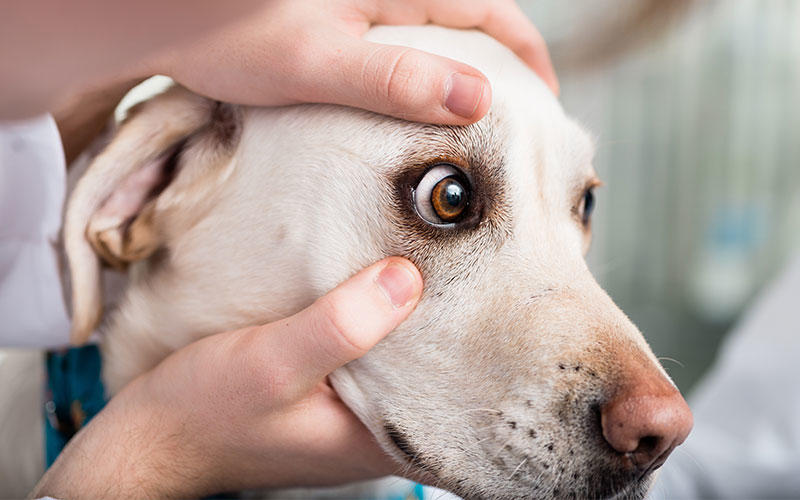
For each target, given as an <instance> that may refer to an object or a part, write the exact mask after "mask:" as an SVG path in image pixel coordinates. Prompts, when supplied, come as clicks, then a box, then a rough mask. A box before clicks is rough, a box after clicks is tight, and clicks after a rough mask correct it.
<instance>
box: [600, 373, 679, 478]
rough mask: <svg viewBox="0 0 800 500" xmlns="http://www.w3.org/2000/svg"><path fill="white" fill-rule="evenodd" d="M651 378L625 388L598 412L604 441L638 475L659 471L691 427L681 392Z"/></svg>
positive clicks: (661, 379)
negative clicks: (622, 457) (625, 460)
mask: <svg viewBox="0 0 800 500" xmlns="http://www.w3.org/2000/svg"><path fill="white" fill-rule="evenodd" d="M650 377H651V378H650V379H649V380H645V381H644V382H643V381H642V380H641V379H639V380H638V383H631V384H628V385H626V386H625V387H623V388H622V389H621V390H618V391H617V393H616V394H615V395H614V397H613V398H611V400H610V401H608V402H607V403H606V404H605V405H603V406H602V407H601V408H600V421H601V425H602V428H603V437H604V438H605V439H606V441H607V442H608V444H610V445H611V447H612V448H614V450H616V451H617V452H619V453H621V454H623V455H624V456H625V457H626V458H627V459H628V461H629V463H628V464H627V466H628V467H630V468H631V469H633V470H635V471H637V472H639V473H647V472H650V471H652V470H655V469H657V468H658V467H660V466H661V465H662V464H663V463H664V461H665V460H666V459H667V457H668V456H669V454H670V453H671V452H672V450H673V449H674V448H675V447H676V446H678V445H679V444H681V443H682V442H683V441H684V440H685V439H686V437H687V436H688V435H689V431H691V429H692V423H693V420H692V412H691V411H690V410H689V406H688V405H687V404H686V401H685V400H684V399H683V396H681V394H680V392H678V390H677V389H676V388H675V387H674V386H673V385H672V384H670V383H669V382H668V381H667V380H666V379H665V378H664V377H663V376H661V375H660V374H658V376H657V379H656V380H654V378H653V377H655V375H654V374H650ZM633 380H637V379H636V378H634V379H633Z"/></svg>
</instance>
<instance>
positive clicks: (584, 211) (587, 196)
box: [578, 187, 594, 226]
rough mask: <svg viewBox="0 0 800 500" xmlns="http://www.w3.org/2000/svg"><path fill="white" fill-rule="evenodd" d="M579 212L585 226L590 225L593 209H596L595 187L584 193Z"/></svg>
mask: <svg viewBox="0 0 800 500" xmlns="http://www.w3.org/2000/svg"><path fill="white" fill-rule="evenodd" d="M579 208H580V209H579V211H578V214H580V217H581V222H583V225H584V226H588V225H589V219H591V217H592V211H593V210H594V188H593V187H590V188H588V189H587V190H586V191H584V193H583V199H582V200H581V206H580V207H579Z"/></svg>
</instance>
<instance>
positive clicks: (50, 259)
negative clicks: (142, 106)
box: [0, 115, 69, 347]
mask: <svg viewBox="0 0 800 500" xmlns="http://www.w3.org/2000/svg"><path fill="white" fill-rule="evenodd" d="M65 178H66V168H65V166H64V153H63V150H62V147H61V139H60V137H59V135H58V129H57V128H56V124H55V121H54V120H53V118H52V117H51V116H49V115H47V116H41V117H38V118H34V119H30V120H25V121H16V122H0V347H54V346H58V345H64V344H66V343H67V341H68V336H69V320H68V318H67V312H66V307H65V304H64V299H63V292H62V287H61V280H60V271H59V265H58V256H57V252H56V248H57V247H56V245H57V244H58V236H59V230H60V227H61V211H62V208H63V205H64V196H65V189H66V180H65Z"/></svg>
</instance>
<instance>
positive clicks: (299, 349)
mask: <svg viewBox="0 0 800 500" xmlns="http://www.w3.org/2000/svg"><path fill="white" fill-rule="evenodd" d="M421 293H422V277H421V276H420V274H419V271H418V270H417V268H416V267H414V265H413V264H412V263H411V262H409V261H408V260H406V259H403V258H400V257H390V258H387V259H384V260H382V261H380V262H378V263H376V264H373V265H372V266H370V267H368V268H366V269H364V270H363V271H361V272H359V273H358V274H356V275H355V276H353V277H352V278H350V279H349V280H347V281H345V282H344V283H342V284H341V285H339V286H338V287H336V288H335V289H333V290H332V291H331V292H329V293H328V294H327V295H325V296H323V297H322V298H320V299H318V300H317V301H316V302H314V304H312V305H311V306H309V307H308V308H306V309H304V310H303V311H301V312H299V313H297V314H295V315H294V316H291V317H289V318H287V319H286V320H284V321H281V322H277V323H273V324H271V325H268V326H267V327H265V328H264V331H263V332H261V334H260V336H259V344H260V345H257V346H256V348H257V349H259V350H262V352H267V353H271V355H274V356H278V357H280V359H276V360H275V361H274V362H272V363H271V364H272V365H273V366H278V365H282V366H284V367H289V369H288V370H286V369H284V372H287V371H288V373H287V374H286V376H288V377H290V378H291V379H292V380H290V381H288V383H287V384H281V385H285V386H291V388H290V389H288V392H290V393H293V394H285V393H284V394H283V396H284V397H287V398H290V397H292V395H302V394H305V393H307V392H308V391H309V390H311V389H312V388H313V387H315V386H316V385H318V384H319V382H320V381H322V380H323V379H324V378H325V377H326V376H327V375H328V374H329V373H330V372H332V371H333V370H335V369H337V368H339V367H340V366H342V365H344V364H346V363H348V362H349V361H352V360H354V359H356V358H359V357H361V356H363V355H364V354H366V352H367V351H369V350H370V349H371V348H372V347H373V346H374V345H375V344H377V343H378V342H379V341H380V340H381V339H383V338H384V337H385V336H386V335H387V334H388V333H389V332H391V331H392V330H394V329H395V327H397V325H399V324H400V323H401V322H402V321H403V320H404V319H405V318H406V317H407V316H408V315H409V314H410V313H411V311H413V310H414V307H415V306H416V304H417V301H418V300H419V297H420V294H421Z"/></svg>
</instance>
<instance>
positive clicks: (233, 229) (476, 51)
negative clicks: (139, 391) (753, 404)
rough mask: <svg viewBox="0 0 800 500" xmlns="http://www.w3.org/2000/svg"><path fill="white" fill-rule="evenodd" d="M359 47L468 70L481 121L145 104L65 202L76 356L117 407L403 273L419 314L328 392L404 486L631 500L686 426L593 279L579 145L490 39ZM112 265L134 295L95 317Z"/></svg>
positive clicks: (538, 86)
mask: <svg viewBox="0 0 800 500" xmlns="http://www.w3.org/2000/svg"><path fill="white" fill-rule="evenodd" d="M368 36H369V38H370V39H372V40H374V41H379V42H383V43H393V44H399V45H405V46H410V47H415V48H419V49H423V50H427V51H430V52H434V53H438V54H441V55H444V56H448V57H452V58H454V59H458V60H461V61H464V62H466V63H469V64H472V65H474V66H476V67H477V68H479V69H481V70H482V71H483V72H484V73H485V74H486V75H487V76H488V77H489V79H490V80H491V82H492V88H493V104H492V108H491V110H490V112H489V114H488V115H487V116H486V117H485V118H484V119H482V120H481V121H479V122H478V123H476V124H474V125H470V126H466V127H447V126H432V125H424V124H419V123H409V122H405V121H401V120H396V119H393V118H388V117H386V116H379V115H376V114H372V113H368V112H365V111H359V110H355V109H349V108H345V107H339V106H330V105H300V106H293V107H284V108H275V109H264V108H251V107H245V106H233V105H229V104H224V103H219V102H214V101H211V100H208V99H206V98H203V97H199V96H197V95H194V94H192V93H190V92H189V91H187V90H185V89H182V88H179V87H174V88H172V89H170V90H168V91H166V92H165V93H163V94H161V95H158V96H156V97H154V98H152V99H150V100H148V101H146V102H144V103H142V104H140V105H138V106H137V107H136V108H134V109H133V110H132V111H131V113H130V116H129V118H128V119H127V120H126V121H125V122H124V123H123V124H122V126H121V127H120V128H119V130H118V131H117V133H116V135H115V136H114V138H113V140H112V141H111V143H110V144H109V145H108V146H107V147H106V149H105V150H104V151H103V152H102V153H101V154H100V155H99V156H97V157H96V159H95V160H94V161H93V163H92V164H91V166H90V167H89V169H88V171H87V172H86V174H85V175H84V176H83V178H82V179H81V181H80V182H79V184H78V186H77V188H76V189H75V190H74V192H73V193H72V196H71V199H70V201H69V206H68V210H67V215H66V222H65V233H64V236H65V242H66V249H67V253H68V257H69V265H70V268H71V274H72V300H73V309H74V318H73V325H74V331H73V335H74V340H75V341H78V342H81V341H85V340H86V339H87V338H88V336H89V334H90V333H91V332H92V331H93V330H94V329H95V328H96V327H97V326H98V325H99V324H102V326H101V330H102V333H103V342H102V349H103V359H104V375H103V376H104V382H105V383H106V387H107V388H108V389H109V391H110V392H111V393H113V392H114V391H117V390H119V388H121V387H122V386H123V385H124V384H125V383H127V382H128V381H130V380H131V379H132V378H134V377H135V376H137V375H138V374H140V373H142V372H143V371H145V370H148V369H149V368H151V367H153V366H154V365H155V364H157V363H158V362H159V361H160V360H162V359H163V358H164V357H165V356H167V355H168V354H169V353H170V352H171V351H173V350H175V349H178V348H180V347H181V346H184V345H186V344H188V343H190V342H192V341H194V340H197V339H198V338H200V337H202V336H204V335H207V334H212V333H216V332H219V331H224V330H230V329H234V328H238V327H242V326H245V325H251V324H255V323H265V322H269V321H274V320H276V319H279V318H282V317H285V316H288V315H290V314H292V313H294V312H296V311H298V310H299V309H301V308H303V307H304V306H307V305H309V304H310V303H311V302H312V301H313V300H315V299H316V298H317V297H319V296H321V295H322V294H324V293H325V292H327V291H328V290H330V289H331V288H333V287H334V286H335V285H336V284H338V283H339V282H341V281H343V280H344V279H346V278H347V277H349V276H350V275H352V274H353V273H354V272H356V271H357V270H359V269H361V268H362V267H364V266H366V265H368V264H370V263H372V262H374V261H376V260H379V259H380V258H382V257H385V256H387V255H403V256H406V257H408V258H409V259H411V260H412V261H413V262H414V263H415V264H416V265H417V266H418V267H419V269H420V270H421V272H422V275H423V277H424V279H425V292H424V295H423V298H422V300H421V302H420V304H419V306H418V307H417V309H416V311H415V312H414V313H413V314H412V316H411V317H410V318H409V319H408V320H407V321H406V322H405V323H403V324H402V325H401V326H400V327H399V328H398V329H397V330H395V331H394V332H393V333H392V334H390V335H389V337H387V338H386V339H385V340H384V341H383V342H381V343H380V344H379V345H378V346H377V347H375V348H374V349H373V350H372V351H370V352H369V353H368V354H367V355H366V356H364V357H363V358H361V359H359V360H357V361H354V362H352V363H350V364H348V365H347V366H345V367H343V368H341V369H339V370H337V371H336V372H334V373H333V375H332V376H331V381H332V384H333V385H334V387H335V389H336V391H337V392H338V393H339V395H340V396H341V397H342V399H343V400H344V401H345V402H346V404H347V405H348V406H349V407H350V408H351V409H352V410H353V411H354V412H355V413H356V415H358V417H359V418H360V419H361V420H362V421H363V422H364V424H366V426H367V427H368V428H369V429H370V431H371V432H372V433H373V434H374V436H375V438H376V439H377V440H378V441H379V443H380V444H381V446H382V447H383V448H384V449H385V451H386V452H387V453H389V454H390V455H391V456H393V457H394V458H395V459H396V460H397V462H398V469H402V470H404V471H408V475H410V476H411V477H414V478H416V479H418V480H420V481H423V482H427V483H434V484H436V485H438V486H440V487H442V488H445V489H448V490H451V491H453V492H455V493H457V494H459V495H462V496H465V497H470V498H612V497H624V498H641V497H642V496H644V495H645V493H646V492H647V490H648V487H649V485H650V483H651V480H652V474H651V473H652V471H653V470H655V469H657V468H658V467H659V466H660V465H661V464H662V463H663V462H664V460H665V459H666V458H667V456H668V455H669V453H670V452H671V451H672V450H673V449H674V448H675V447H676V446H677V445H679V444H680V443H681V442H682V441H683V440H684V439H685V438H686V436H687V434H688V432H689V430H690V428H691V425H692V418H691V413H690V412H689V409H688V407H687V406H686V403H685V402H684V400H683V398H682V397H681V395H680V394H679V392H678V390H677V389H676V388H675V386H674V385H673V383H672V382H671V381H670V379H669V377H668V376H667V375H666V373H665V372H664V370H663V369H662V368H661V366H660V365H659V363H658V361H657V360H656V358H655V357H654V355H653V353H652V352H651V351H650V349H649V347H648V346H647V344H646V343H645V341H644V339H643V338H642V336H641V334H640V333H639V331H638V330H637V329H636V327H635V326H634V325H633V324H632V323H631V322H630V321H629V320H628V318H627V317H626V316H625V314H624V313H623V312H622V311H620V310H619V308H617V306H616V305H615V304H614V303H613V302H612V301H611V299H610V298H609V297H608V295H607V294H606V293H605V292H604V291H603V290H602V289H601V288H600V287H599V286H598V284H597V282H596V281H595V280H594V279H593V278H592V276H591V274H590V272H589V270H588V268H587V266H586V263H585V261H584V254H585V252H586V251H587V249H588V246H589V241H590V238H591V224H590V216H591V211H592V207H593V204H594V198H593V194H592V190H593V188H594V187H595V186H597V185H598V183H599V180H598V179H597V177H596V174H595V172H594V170H593V169H592V155H593V151H592V148H593V146H592V141H591V140H590V139H589V138H588V137H587V134H586V133H585V132H584V131H583V130H582V129H581V128H580V127H579V126H578V125H576V124H575V123H574V122H573V121H571V120H570V119H569V118H567V117H566V116H565V114H564V112H563V111H562V109H561V107H560V106H559V104H558V102H557V101H556V99H555V97H554V96H553V95H552V94H551V92H550V91H549V90H548V89H547V88H546V87H545V85H544V84H543V83H542V82H541V81H540V80H539V79H538V78H537V76H536V75H535V74H534V73H533V72H532V71H531V70H530V69H529V68H527V67H526V66H525V65H524V64H523V63H522V62H521V61H519V60H518V59H517V58H516V57H515V56H514V55H513V54H512V53H511V52H510V51H509V50H507V49H506V48H504V47H502V46H501V45H500V44H498V43H497V42H495V41H494V40H492V39H491V38H489V37H487V36H485V35H483V34H480V33H477V32H471V31H453V30H448V29H443V28H437V27H430V26H428V27H379V28H375V29H373V30H372V31H371V32H370V33H369V35H368ZM243 243H246V244H243ZM101 262H105V263H107V264H109V265H111V266H114V267H117V268H120V269H122V268H127V269H128V273H129V277H130V284H129V286H128V287H127V288H126V290H125V293H124V296H123V298H122V299H121V301H120V302H119V303H118V304H117V305H116V306H115V307H114V308H113V310H108V311H106V314H105V317H104V320H103V322H102V323H101V322H100V320H101V317H102V316H103V302H104V297H103V292H102V290H101V287H100V272H101Z"/></svg>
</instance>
